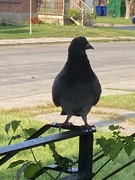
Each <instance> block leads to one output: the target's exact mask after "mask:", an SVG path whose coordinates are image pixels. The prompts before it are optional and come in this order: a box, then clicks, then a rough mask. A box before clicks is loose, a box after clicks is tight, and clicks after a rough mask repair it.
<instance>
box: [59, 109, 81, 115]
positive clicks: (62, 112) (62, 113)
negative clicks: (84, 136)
mask: <svg viewBox="0 0 135 180" xmlns="http://www.w3.org/2000/svg"><path fill="white" fill-rule="evenodd" d="M61 115H67V113H66V112H64V111H63V110H62V111H61ZM73 116H81V115H80V114H79V113H74V114H73Z"/></svg>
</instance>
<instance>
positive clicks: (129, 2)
mask: <svg viewBox="0 0 135 180" xmlns="http://www.w3.org/2000/svg"><path fill="white" fill-rule="evenodd" d="M133 2H135V0H125V4H126V14H125V19H130V15H131V5H132V3H133Z"/></svg>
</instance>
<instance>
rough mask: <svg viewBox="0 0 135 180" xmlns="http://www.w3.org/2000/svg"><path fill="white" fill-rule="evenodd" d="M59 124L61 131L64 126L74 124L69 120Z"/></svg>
mask: <svg viewBox="0 0 135 180" xmlns="http://www.w3.org/2000/svg"><path fill="white" fill-rule="evenodd" d="M58 125H59V131H60V130H61V128H62V127H65V126H73V124H72V123H71V122H67V121H65V122H64V123H58Z"/></svg>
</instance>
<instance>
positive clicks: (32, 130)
mask: <svg viewBox="0 0 135 180" xmlns="http://www.w3.org/2000/svg"><path fill="white" fill-rule="evenodd" d="M24 130H25V132H26V133H27V134H28V135H29V136H31V135H33V134H34V133H35V132H36V131H37V130H36V129H34V128H29V129H24Z"/></svg>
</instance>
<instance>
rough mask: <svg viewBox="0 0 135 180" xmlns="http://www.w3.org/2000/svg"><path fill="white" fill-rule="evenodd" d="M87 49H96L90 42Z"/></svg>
mask: <svg viewBox="0 0 135 180" xmlns="http://www.w3.org/2000/svg"><path fill="white" fill-rule="evenodd" d="M85 49H94V47H93V46H91V45H90V44H89V43H88V44H87V45H86V47H85Z"/></svg>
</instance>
